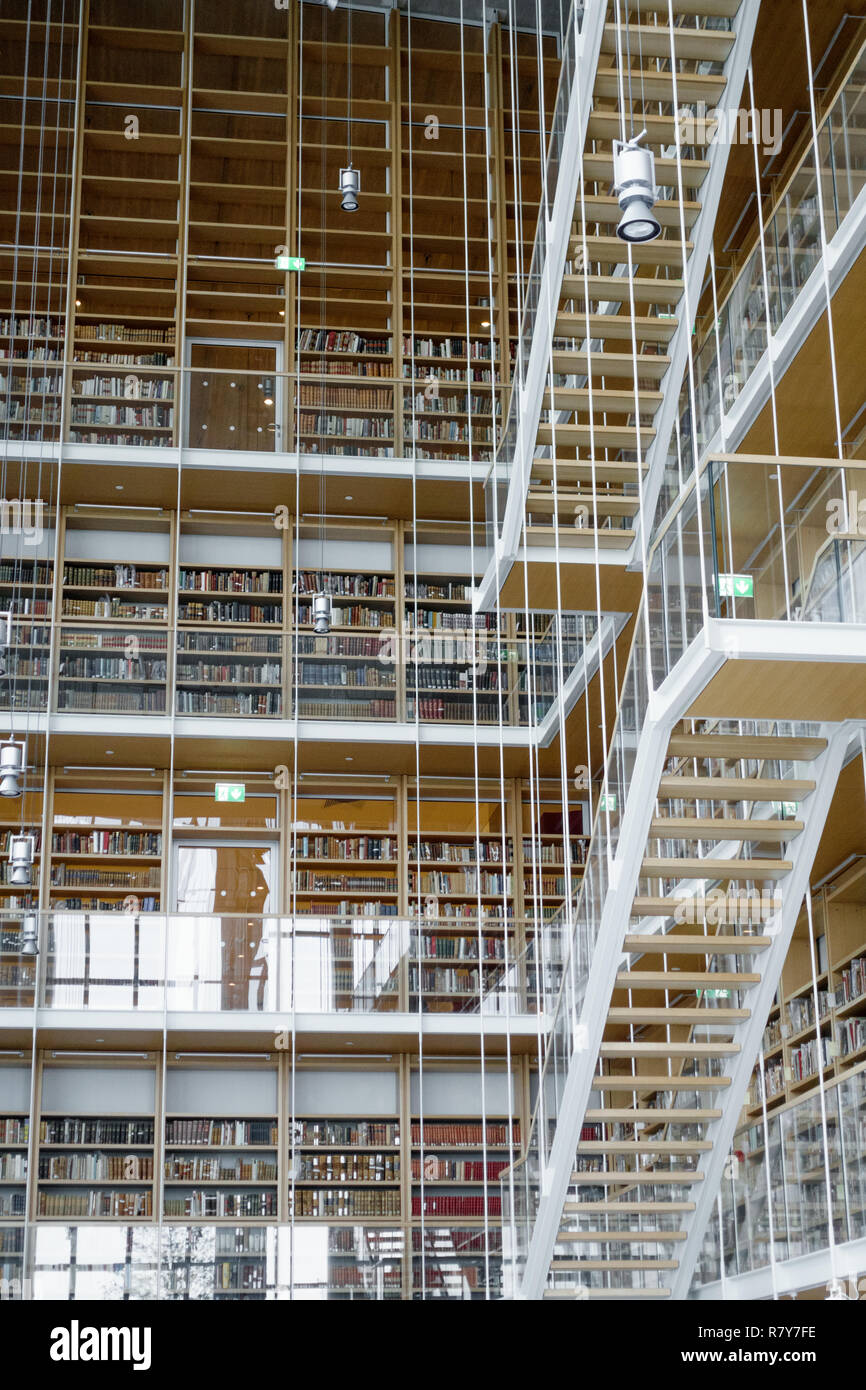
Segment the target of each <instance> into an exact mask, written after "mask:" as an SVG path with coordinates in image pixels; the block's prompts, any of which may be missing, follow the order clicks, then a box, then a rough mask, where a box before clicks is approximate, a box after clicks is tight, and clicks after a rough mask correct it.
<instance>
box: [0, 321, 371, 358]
mask: <svg viewBox="0 0 866 1390" xmlns="http://www.w3.org/2000/svg"><path fill="white" fill-rule="evenodd" d="M0 332H2V327H0ZM298 351H299V352H349V353H355V354H357V353H381V354H382V355H383V356H385V355H387V354H388V353H390V351H391V339H390V338H373V337H367V336H365V335H363V334H360V333H353V332H351V331H342V332H337V331H331V330H329V329H326V328H319V329H316V328H302V329H301V331H300V333H299V334H298Z"/></svg>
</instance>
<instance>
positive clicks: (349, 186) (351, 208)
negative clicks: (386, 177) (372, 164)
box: [340, 164, 361, 212]
mask: <svg viewBox="0 0 866 1390" xmlns="http://www.w3.org/2000/svg"><path fill="white" fill-rule="evenodd" d="M360 192H361V174H360V171H359V170H358V169H354V168H353V167H352V165H351V164H350V165H349V167H348V168H347V169H341V170H340V193H341V194H342V197H341V198H340V207H341V208H342V209H343V211H344V212H357V211H358V194H359V193H360Z"/></svg>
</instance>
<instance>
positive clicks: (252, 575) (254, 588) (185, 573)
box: [178, 569, 283, 594]
mask: <svg viewBox="0 0 866 1390" xmlns="http://www.w3.org/2000/svg"><path fill="white" fill-rule="evenodd" d="M178 587H179V588H180V589H181V590H189V589H192V590H203V591H205V592H208V593H213V592H217V593H229V594H281V593H282V592H283V572H282V570H222V569H218V570H210V569H207V570H192V569H182V570H181V571H180V574H179V576H178Z"/></svg>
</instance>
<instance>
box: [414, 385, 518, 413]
mask: <svg viewBox="0 0 866 1390" xmlns="http://www.w3.org/2000/svg"><path fill="white" fill-rule="evenodd" d="M491 406H492V407H493V412H492V413H493V414H495V415H498V414H499V400H498V399H496V401H495V404H494V401H493V399H492V398H491V396H490V395H489V394H488V393H487V392H484V394H483V395H482V394H481V393H476V394H475V395H472V396H441V395H435V396H427V395H426V394H425V393H424V392H423V391H419V392H418V393H417V395H414V396H412V397H407V398H406V401H405V402H404V406H403V408H404V410H405V409H411V410H416V411H418V412H421V411H423V412H424V413H425V414H433V415H435V414H436V413H437V411H438V412H439V413H440V414H445V415H469V414H471V415H473V416H479V415H484V416H489V415H490V414H491Z"/></svg>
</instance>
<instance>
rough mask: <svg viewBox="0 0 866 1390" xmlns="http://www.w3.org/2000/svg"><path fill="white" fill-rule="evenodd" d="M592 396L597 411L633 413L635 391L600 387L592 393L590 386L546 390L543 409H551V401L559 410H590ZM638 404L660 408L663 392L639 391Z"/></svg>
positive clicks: (557, 387)
mask: <svg viewBox="0 0 866 1390" xmlns="http://www.w3.org/2000/svg"><path fill="white" fill-rule="evenodd" d="M590 396H591V397H592V404H593V408H594V409H595V410H623V411H633V410H634V401H635V393H634V391H633V390H619V391H616V390H614V389H613V388H612V387H608V386H598V387H595V386H594V387H593V389H592V391H590V389H589V387H588V386H556V387H555V388H554V390H553V391H552V392H551V391H550V390H549V389H548V390H545V392H544V395H543V396H542V401H541V403H542V407H543V409H545V410H550V409H551V400H553V402H554V404H555V408H556V409H557V410H567V409H573V410H577V409H581V410H583V409H586V410H588V409H589V403H590ZM637 398H638V404H639V405H640V406H641V407H642V408H643V409H646V407H647V406H648V405H654V406H659V405H661V403H662V401H663V400H664V396H663V395H662V393H661V391H649V390H643V391H641V390H638V393H637Z"/></svg>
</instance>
